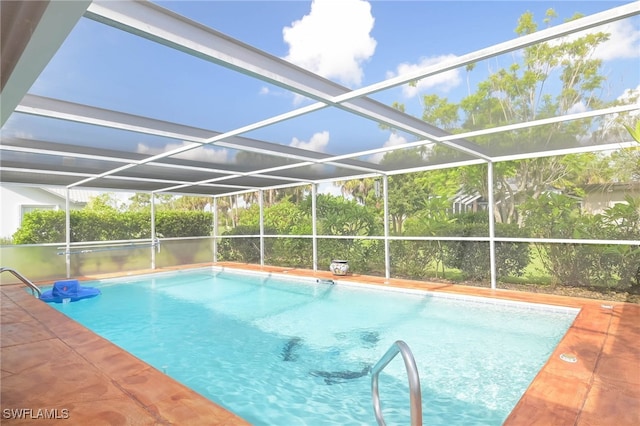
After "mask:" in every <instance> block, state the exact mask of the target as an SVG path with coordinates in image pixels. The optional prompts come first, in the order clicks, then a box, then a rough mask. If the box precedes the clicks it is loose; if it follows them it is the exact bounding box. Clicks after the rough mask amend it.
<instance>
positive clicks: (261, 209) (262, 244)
mask: <svg viewBox="0 0 640 426" xmlns="http://www.w3.org/2000/svg"><path fill="white" fill-rule="evenodd" d="M263 195H264V194H263V190H262V189H260V190H259V191H258V205H259V206H260V266H264V200H263V198H264V197H263Z"/></svg>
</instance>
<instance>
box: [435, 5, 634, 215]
mask: <svg viewBox="0 0 640 426" xmlns="http://www.w3.org/2000/svg"><path fill="white" fill-rule="evenodd" d="M579 17H580V15H575V16H573V17H572V18H571V19H577V18H579ZM555 18H556V14H555V12H554V11H553V10H552V9H550V10H548V11H547V14H546V16H545V18H544V23H545V24H546V25H550V24H551V22H552V21H553V20H554V19H555ZM537 29H538V25H537V24H536V22H535V20H534V16H533V14H532V13H530V12H526V13H524V14H523V15H522V16H521V17H520V19H519V21H518V25H517V27H516V29H515V31H516V33H517V34H518V35H527V34H530V33H533V32H535V31H537ZM608 38H609V35H608V34H606V33H604V32H593V33H589V34H585V35H582V36H580V37H577V38H566V39H563V40H560V41H554V42H547V43H540V44H536V45H533V46H529V47H526V48H524V49H523V50H522V55H517V56H516V55H514V56H513V57H514V58H515V61H514V62H513V63H511V64H510V65H508V66H506V67H500V68H498V69H496V70H491V72H490V74H489V76H488V78H487V79H486V80H484V81H482V82H481V83H479V84H478V86H477V89H476V91H475V93H471V90H470V89H471V88H470V86H469V87H468V89H469V92H470V93H469V95H468V96H466V97H465V98H463V99H462V100H461V101H460V103H459V104H455V103H451V102H449V101H448V100H447V99H446V98H440V97H438V96H437V95H427V96H424V97H423V104H424V111H423V119H424V120H425V121H427V122H429V123H430V124H434V125H437V126H440V127H441V128H443V129H446V130H448V131H450V132H453V133H457V132H465V131H473V130H480V129H485V128H489V127H496V126H501V125H508V124H515V123H520V122H526V121H532V120H536V119H543V118H548V117H555V116H561V115H565V114H568V113H570V112H571V111H572V110H573V109H574V108H576V107H578V106H579V107H580V108H583V109H589V108H596V107H602V106H604V105H605V104H604V102H603V101H601V100H600V99H599V97H598V93H599V91H600V90H601V88H602V85H603V82H604V81H605V76H604V75H603V74H602V72H601V71H600V68H601V60H599V59H597V58H595V57H594V55H593V54H594V51H595V49H596V48H597V47H598V46H599V45H601V44H602V43H603V42H605V41H606V40H608ZM477 65H478V64H473V65H472V66H471V67H467V72H470V71H472V70H473V69H474V68H477ZM629 99H632V97H629ZM459 111H461V112H462V113H463V117H462V118H461V119H458V112H459ZM593 123H594V121H593V120H592V119H582V120H573V121H570V122H562V123H556V124H550V125H545V126H536V127H531V128H526V129H520V130H513V131H510V132H502V133H498V134H493V135H488V136H481V137H477V138H474V142H475V143H477V144H479V145H483V146H486V147H487V148H488V149H489V150H490V151H491V152H493V153H496V154H499V153H502V154H509V153H516V152H522V151H523V150H527V151H535V150H538V149H545V150H550V149H556V148H564V147H572V146H577V145H578V143H579V142H581V141H582V142H584V141H585V140H589V139H591V141H592V143H594V142H597V140H596V139H597V138H603V137H605V135H604V134H603V133H602V132H600V133H598V132H593ZM617 128H618V129H621V128H622V126H621V125H618V127H617ZM611 132H612V130H610V131H609V133H608V135H609V136H606V137H611ZM423 154H424V153H423ZM428 155H430V156H431V158H434V157H437V156H443V155H449V154H448V153H447V151H446V150H443V149H434V150H432V151H431V152H430V153H428ZM636 158H637V157H636ZM594 161H595V162H597V161H599V158H598V156H597V155H596V154H576V155H567V156H563V157H545V158H535V159H529V160H520V161H511V162H503V163H498V164H495V165H494V179H495V182H494V197H495V201H496V205H497V206H498V208H496V220H497V221H498V222H505V223H512V222H517V223H521V218H520V216H519V213H518V209H517V208H516V207H517V206H518V205H519V204H521V203H523V202H524V201H525V200H527V199H529V198H536V197H539V196H540V194H542V193H544V192H545V191H547V190H549V189H550V188H554V189H556V190H561V191H562V192H564V193H568V194H572V193H575V192H576V191H577V190H578V187H579V185H580V184H582V183H587V182H588V181H589V179H593V178H596V177H597V176H596V174H595V173H594V171H596V170H600V171H603V170H604V169H602V168H601V167H594V164H595V163H594ZM632 161H633V157H632V160H631V162H632ZM600 166H602V163H601V164H600ZM629 168H631V169H633V167H632V166H628V167H627V169H629ZM486 176H487V174H486V166H484V167H466V168H464V171H462V173H461V185H462V187H463V188H464V190H465V191H467V192H469V193H473V192H476V191H477V192H478V193H480V194H481V195H482V196H484V197H485V198H487V197H488V185H487V182H486Z"/></svg>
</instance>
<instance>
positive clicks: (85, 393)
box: [0, 263, 640, 426]
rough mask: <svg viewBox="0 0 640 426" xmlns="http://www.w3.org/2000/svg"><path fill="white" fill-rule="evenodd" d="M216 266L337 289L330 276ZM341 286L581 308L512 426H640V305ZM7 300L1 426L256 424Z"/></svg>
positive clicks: (55, 317)
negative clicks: (312, 280) (19, 413)
mask: <svg viewBox="0 0 640 426" xmlns="http://www.w3.org/2000/svg"><path fill="white" fill-rule="evenodd" d="M196 266H210V264H207V265H196ZM216 266H222V267H225V268H240V269H251V270H260V271H263V272H271V273H284V274H289V275H301V276H315V277H318V278H323V279H329V278H333V279H335V278H334V277H332V276H331V275H330V273H328V272H317V273H315V274H314V273H313V272H312V271H308V270H298V269H290V268H277V267H260V266H256V265H239V264H230V263H227V264H222V263H219V264H216ZM166 270H167V269H164V270H163V271H166ZM139 272H140V273H146V272H150V271H139ZM156 272H157V271H156ZM86 278H91V279H97V278H106V276H100V277H86ZM340 280H345V281H356V282H364V283H368V284H378V285H385V286H394V287H406V288H416V289H424V290H431V291H438V292H447V293H455V294H462V295H473V296H484V297H494V298H500V299H508V300H517V301H526V302H532V303H544V304H549V305H558V306H569V307H577V308H580V309H581V311H580V313H579V314H578V317H577V318H576V320H575V322H574V324H573V325H572V326H571V327H570V329H569V331H568V332H567V334H566V335H565V336H564V338H563V339H562V340H561V342H560V343H559V345H558V347H557V348H556V350H555V351H554V353H553V354H552V356H551V357H550V359H549V361H548V362H547V364H546V365H545V366H544V367H543V368H542V370H541V371H540V372H539V373H538V375H537V376H536V378H535V379H534V381H533V382H532V383H531V385H530V386H529V388H528V390H527V391H526V393H525V394H524V395H523V397H522V398H521V400H520V402H519V403H518V404H517V405H516V407H515V408H514V410H513V411H512V413H511V414H510V416H509V417H508V418H507V420H506V422H505V425H509V426H511V425H545V426H549V425H553V426H562V425H580V426H596V425H602V426H605V425H615V426H625V425H629V426H632V425H633V426H636V425H638V424H640V305H635V304H629V303H618V302H607V301H597V300H590V299H578V298H568V297H563V296H553V295H545V294H532V293H523V292H512V291H507V290H490V289H485V288H476V287H466V286H458V285H456V286H453V285H442V284H429V283H424V282H417V281H409V280H391V281H390V282H385V280H384V279H382V278H378V277H369V276H361V275H351V276H348V277H340ZM0 296H1V298H0V302H1V305H0V325H1V334H2V336H1V352H0V355H1V358H0V361H1V374H2V375H1V380H2V383H1V386H0V388H1V395H0V396H1V403H0V407H1V408H2V419H0V422H1V423H3V424H4V423H6V424H12V425H13V424H16V425H17V424H33V423H34V422H36V420H33V419H31V417H35V416H37V415H38V414H39V413H38V409H42V410H44V409H46V410H49V411H48V413H47V414H48V415H49V416H55V415H57V416H58V419H49V420H47V419H42V418H39V419H38V420H37V423H36V424H38V425H47V424H58V423H62V422H64V421H65V420H64V419H61V417H63V416H65V413H66V415H67V416H68V418H69V419H68V420H66V424H91V425H102V424H103V425H126V424H131V425H133V424H135V425H147V424H148V425H152V424H153V425H158V424H176V425H198V424H203V425H243V424H247V423H246V422H245V421H244V420H243V419H241V418H240V417H238V416H236V415H235V414H233V413H230V412H228V411H226V410H224V409H223V408H221V407H219V406H217V405H216V404H214V403H213V402H211V401H209V400H208V399H206V398H204V397H202V396H200V395H199V394H197V393H195V392H194V391H192V390H190V389H188V388H186V387H185V386H183V385H181V384H179V383H177V382H176V381H174V380H173V379H171V378H170V377H168V376H166V375H165V374H163V373H162V372H160V371H158V370H156V369H155V368H153V367H151V366H149V365H147V364H145V363H144V362H142V361H141V360H139V359H137V358H136V357H134V356H133V355H131V354H129V353H127V352H125V351H123V350H121V349H119V348H118V347H117V346H115V345H113V344H112V343H110V342H108V341H107V340H105V339H103V338H101V337H99V336H97V335H95V334H94V333H92V332H91V331H89V330H87V329H86V328H84V327H83V326H81V325H79V324H77V323H75V322H74V321H72V320H70V319H69V318H67V317H66V316H65V315H64V314H62V313H60V312H58V311H57V310H55V309H53V308H52V307H50V306H48V305H47V304H45V303H42V302H41V301H38V300H37V299H35V298H34V297H32V296H31V295H30V294H29V293H27V292H26V291H24V287H23V286H17V285H5V286H2V287H0ZM560 354H570V355H574V356H576V357H577V362H576V363H567V362H565V361H563V360H561V359H560ZM61 373H64V374H61ZM11 409H14V410H16V409H31V410H32V411H31V412H23V417H24V415H27V418H26V419H25V418H22V419H18V418H15V416H13V417H14V418H9V417H12V415H11V414H10V412H8V411H7V410H11ZM56 410H57V411H56ZM62 410H68V411H62ZM40 415H41V416H44V415H45V413H42V412H41V413H40ZM69 420H71V422H69ZM373 423H375V420H374V417H373V413H372V424H373ZM63 424H64V423H63Z"/></svg>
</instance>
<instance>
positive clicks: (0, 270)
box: [0, 267, 42, 299]
mask: <svg viewBox="0 0 640 426" xmlns="http://www.w3.org/2000/svg"><path fill="white" fill-rule="evenodd" d="M5 271H7V272H11V273H12V274H13V275H14V276H15V277H16V278H17V279H19V280H20V281H22V282H23V283H24V284H25V285H26V286H27V287H29V288H30V289H31V294H33V295H34V296H35V294H34V291H35V292H36V293H38V299H39V298H40V296H41V295H42V292H41V291H40V289H39V288H38V286H37V285H35V284H34V283H32V282H31V281H29V280H28V279H26V278H25V277H24V276H23V275H22V274H21V273H19V272H18V271H16V270H15V269H11V268H5V267H2V268H0V274H1V273H3V272H5Z"/></svg>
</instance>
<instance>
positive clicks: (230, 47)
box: [85, 1, 486, 158]
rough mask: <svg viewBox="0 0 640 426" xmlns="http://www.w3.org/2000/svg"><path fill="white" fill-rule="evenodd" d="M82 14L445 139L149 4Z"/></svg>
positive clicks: (105, 5) (99, 5)
mask: <svg viewBox="0 0 640 426" xmlns="http://www.w3.org/2000/svg"><path fill="white" fill-rule="evenodd" d="M85 16H86V17H87V18H89V19H92V20H95V21H97V22H102V23H104V24H106V25H110V26H112V27H115V28H118V29H121V30H123V31H127V32H130V33H132V34H135V35H137V36H140V37H144V38H146V39H148V40H151V41H154V42H157V43H160V44H163V45H165V46H168V47H171V48H174V49H177V50H179V51H182V52H184V53H187V54H190V55H193V56H196V57H199V58H202V59H204V60H207V61H210V62H213V63H216V64H219V65H222V66H224V67H227V68H230V69H233V70H235V71H239V72H241V73H243V74H245V75H249V76H253V77H255V78H258V79H260V80H262V81H266V82H269V83H272V84H275V85H277V86H279V87H283V88H285V89H287V90H291V91H293V92H296V93H298V94H301V95H303V96H307V97H309V98H311V99H315V100H318V101H320V102H321V103H322V104H321V105H318V106H317V108H324V107H326V106H329V105H331V106H335V107H338V108H341V109H344V110H346V111H349V112H352V113H355V114H358V115H360V116H362V117H365V118H369V119H372V120H374V121H377V122H380V123H384V124H386V125H389V126H391V127H394V128H398V129H402V130H404V131H406V132H408V133H412V134H414V135H416V136H419V137H422V138H427V139H433V140H437V138H438V137H441V136H447V135H449V133H448V132H445V131H444V130H442V129H439V128H437V127H435V126H432V125H430V124H428V123H426V122H424V121H422V120H420V119H418V118H416V117H413V116H411V115H409V114H405V113H404V112H401V111H399V110H397V109H395V108H392V107H390V106H388V105H385V104H382V103H380V102H377V101H375V100H373V99H369V98H366V97H364V96H363V95H360V96H358V97H356V96H350V93H351V91H350V90H349V89H348V88H346V87H343V86H341V85H339V84H337V83H334V82H332V81H331V80H329V79H326V78H323V77H320V76H319V75H316V74H313V73H311V72H309V71H307V70H305V69H303V68H300V67H298V66H296V65H293V64H291V63H289V62H287V61H285V60H283V59H280V58H278V57H276V56H273V55H270V54H268V53H266V52H263V51H260V50H258V49H256V48H254V47H252V46H249V45H247V44H245V43H242V42H240V41H238V40H235V39H232V38H230V37H229V36H227V35H225V34H222V33H220V32H217V31H215V30H213V29H211V28H209V27H206V26H204V25H202V24H199V23H197V22H195V21H192V20H190V19H188V18H185V17H183V16H180V15H178V14H176V13H173V12H171V11H169V10H167V9H164V8H162V7H161V6H158V5H156V4H154V3H150V2H128V1H118V2H111V1H94V2H93V3H92V4H91V6H90V7H89V9H88V10H87V12H86V13H85ZM337 99H340V100H339V101H337ZM445 144H446V145H448V146H450V147H451V148H454V149H457V150H461V151H463V152H465V153H467V154H470V155H473V156H474V157H480V158H485V155H486V154H484V153H483V149H482V147H480V146H478V145H475V144H473V143H470V142H468V141H462V140H456V141H455V142H453V141H447V142H446V143H445Z"/></svg>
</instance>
